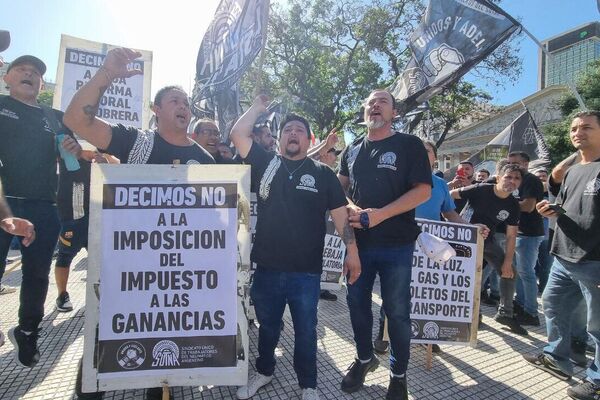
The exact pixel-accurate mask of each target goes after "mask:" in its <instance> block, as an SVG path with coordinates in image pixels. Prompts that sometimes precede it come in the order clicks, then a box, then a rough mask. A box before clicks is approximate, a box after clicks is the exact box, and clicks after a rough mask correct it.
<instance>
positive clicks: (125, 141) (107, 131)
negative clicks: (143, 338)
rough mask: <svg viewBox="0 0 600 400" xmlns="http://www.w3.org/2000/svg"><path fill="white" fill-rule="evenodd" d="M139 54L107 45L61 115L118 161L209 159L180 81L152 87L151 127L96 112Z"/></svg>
mask: <svg viewBox="0 0 600 400" xmlns="http://www.w3.org/2000/svg"><path fill="white" fill-rule="evenodd" d="M140 56H141V54H140V53H139V52H136V51H134V50H131V49H126V48H115V49H112V50H110V51H109V52H108V53H107V54H106V58H105V59H104V64H103V65H102V67H100V69H99V70H98V71H97V72H96V74H95V75H94V76H93V77H92V79H90V80H89V81H88V82H87V83H86V84H85V85H83V86H82V87H81V88H80V89H79V90H78V91H77V93H75V95H74V96H73V99H72V100H71V103H70V104H69V106H68V107H67V111H66V112H65V115H64V122H65V125H67V126H68V127H70V128H71V129H73V130H74V131H76V132H77V133H78V134H79V135H80V136H81V137H82V138H84V139H85V140H87V141H88V142H90V143H91V144H93V145H94V146H96V147H97V148H98V149H101V150H102V151H104V152H106V153H109V154H111V155H113V156H115V157H117V158H118V159H119V160H121V163H122V164H173V163H175V162H179V163H181V164H214V162H215V160H214V159H213V157H212V156H211V155H210V154H209V153H208V152H207V151H206V150H204V149H203V148H202V147H200V146H199V145H198V144H197V143H195V142H194V141H193V140H192V139H191V138H190V137H189V136H188V134H187V129H188V126H189V124H190V119H191V116H192V113H191V110H190V103H189V99H188V96H187V94H186V93H185V91H184V90H183V89H182V88H181V87H179V86H166V87H163V88H162V89H160V90H159V91H158V92H157V93H156V95H155V97H154V104H153V106H152V111H153V112H154V114H155V115H156V124H157V129H156V130H155V131H149V130H148V131H144V130H141V129H137V128H135V127H132V126H124V125H121V124H118V125H110V124H109V123H107V122H106V121H104V120H102V119H100V118H98V117H97V116H96V113H97V111H98V107H99V104H100V99H101V98H102V95H103V94H104V92H105V91H106V89H108V88H109V87H110V85H111V84H112V82H113V80H115V79H118V78H128V77H131V76H134V75H136V74H140V73H141V71H139V70H128V69H127V65H128V64H129V63H130V62H131V61H133V60H135V59H136V58H138V57H140ZM161 395H162V388H151V389H149V390H147V392H146V398H147V399H155V398H156V399H160V398H161Z"/></svg>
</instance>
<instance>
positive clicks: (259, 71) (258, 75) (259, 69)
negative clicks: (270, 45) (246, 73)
mask: <svg viewBox="0 0 600 400" xmlns="http://www.w3.org/2000/svg"><path fill="white" fill-rule="evenodd" d="M266 3H267V4H266V5H265V11H264V12H265V18H264V20H263V21H265V27H264V30H265V34H264V36H263V42H262V48H261V49H260V56H259V57H258V67H257V71H256V92H255V93H254V95H255V96H258V95H259V94H261V92H262V72H263V64H264V62H265V46H266V44H267V34H268V32H269V11H270V9H271V1H270V0H266Z"/></svg>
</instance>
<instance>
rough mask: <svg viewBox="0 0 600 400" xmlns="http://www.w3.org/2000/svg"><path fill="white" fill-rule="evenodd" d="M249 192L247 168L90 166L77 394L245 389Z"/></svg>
mask: <svg viewBox="0 0 600 400" xmlns="http://www.w3.org/2000/svg"><path fill="white" fill-rule="evenodd" d="M248 187H249V169H248V168H247V167H244V166H229V167H215V166H201V165H193V166H179V165H178V166H164V165H116V166H111V165H108V166H105V165H102V166H98V165H97V164H95V165H94V166H93V169H92V185H91V199H90V200H91V201H90V204H91V209H90V217H91V220H90V226H94V227H95V228H96V229H93V230H92V229H90V249H89V254H90V256H89V259H90V264H89V265H90V269H89V272H90V273H89V275H88V292H87V306H88V308H87V311H86V325H85V329H86V341H85V353H84V379H83V387H84V390H114V389H124V388H135V387H153V386H161V385H162V384H163V383H167V384H169V385H170V386H180V385H191V384H194V385H199V384H201V385H202V384H227V385H237V384H243V383H245V381H246V379H247V366H248V364H247V363H248V360H247V356H248V347H247V340H248V339H247V332H246V321H245V318H243V317H242V318H241V320H240V316H241V315H243V311H242V307H241V298H238V292H239V286H238V271H239V270H241V265H242V264H244V262H240V261H241V258H240V255H239V254H242V253H246V254H242V255H243V257H244V258H245V259H246V261H245V262H246V264H247V263H248V261H247V256H248V254H247V252H240V253H238V241H240V240H241V241H242V242H243V241H249V227H248V226H247V223H246V224H243V223H241V224H240V226H239V228H238V220H240V221H243V220H247V218H243V216H241V215H240V213H239V211H238V210H242V213H243V210H244V209H249V200H248V199H249V191H248ZM90 332H91V335H90ZM96 332H97V333H96ZM96 334H97V337H96ZM94 338H95V340H90V339H94ZM94 353H95V354H94ZM94 358H95V360H96V362H95V363H93V364H91V362H90V361H91V359H94Z"/></svg>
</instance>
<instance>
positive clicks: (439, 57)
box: [389, 0, 519, 114]
mask: <svg viewBox="0 0 600 400" xmlns="http://www.w3.org/2000/svg"><path fill="white" fill-rule="evenodd" d="M518 26H519V25H518V24H517V22H516V21H515V20H514V19H513V18H512V17H510V16H509V15H508V14H506V13H505V12H504V11H502V9H500V8H499V7H498V6H496V5H494V4H492V3H490V2H488V1H486V0H430V2H429V6H428V7H427V11H426V13H425V15H424V16H423V19H422V21H421V24H420V25H419V27H418V28H417V29H416V30H415V31H414V32H413V33H412V35H411V37H410V42H409V48H410V50H411V53H412V56H411V59H410V60H409V62H408V64H407V66H406V67H405V69H404V72H403V73H402V74H401V75H400V76H399V77H398V78H396V80H395V81H394V83H393V84H392V85H391V86H390V88H389V89H390V91H391V93H392V94H393V95H394V96H395V97H396V99H397V101H398V103H399V104H400V108H401V112H402V113H403V114H405V113H407V112H408V111H411V110H413V109H415V108H416V107H417V106H418V105H419V104H420V103H422V102H424V101H426V100H428V99H429V98H431V97H432V96H433V95H435V94H436V93H438V92H440V91H441V90H442V89H443V88H444V87H446V86H448V85H449V84H451V83H452V82H455V81H456V80H458V79H459V78H460V77H461V76H463V75H464V74H466V73H467V72H468V71H469V70H470V69H471V68H472V67H473V66H475V65H476V64H477V63H479V62H480V61H481V60H483V59H484V58H485V57H487V56H488V55H489V54H490V53H491V52H492V51H494V49H495V48H496V47H498V46H499V45H500V44H501V43H502V42H504V41H505V40H506V39H507V38H508V37H509V36H510V35H511V34H512V33H513V32H514V31H515V30H516V29H517V28H518Z"/></svg>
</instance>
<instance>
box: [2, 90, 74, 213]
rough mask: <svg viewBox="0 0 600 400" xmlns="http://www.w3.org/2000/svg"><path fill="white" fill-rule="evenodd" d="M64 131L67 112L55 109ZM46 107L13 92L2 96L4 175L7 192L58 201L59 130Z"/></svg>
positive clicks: (3, 181) (33, 198) (6, 193)
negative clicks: (63, 121)
mask: <svg viewBox="0 0 600 400" xmlns="http://www.w3.org/2000/svg"><path fill="white" fill-rule="evenodd" d="M52 111H53V112H54V114H55V116H56V120H57V121H58V122H59V124H60V125H61V129H62V130H63V131H64V133H70V132H71V131H70V130H69V129H68V128H67V127H65V126H62V123H61V121H62V115H63V113H62V112H60V111H57V110H52ZM50 126H51V125H50V123H49V122H48V121H47V119H46V116H45V115H44V111H43V110H42V109H41V108H39V107H34V106H30V105H28V104H25V103H22V102H20V101H18V100H16V99H13V98H12V97H10V96H0V162H1V164H0V178H1V180H2V186H3V189H4V194H5V195H6V196H10V197H19V198H24V199H30V200H45V201H51V202H55V201H56V188H57V181H58V179H57V174H56V169H57V167H56V160H57V157H58V152H57V147H56V139H55V132H54V131H53V130H52V128H51V127H50Z"/></svg>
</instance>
